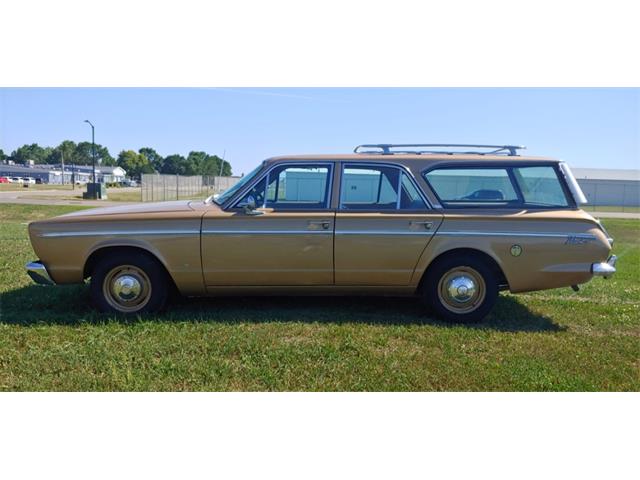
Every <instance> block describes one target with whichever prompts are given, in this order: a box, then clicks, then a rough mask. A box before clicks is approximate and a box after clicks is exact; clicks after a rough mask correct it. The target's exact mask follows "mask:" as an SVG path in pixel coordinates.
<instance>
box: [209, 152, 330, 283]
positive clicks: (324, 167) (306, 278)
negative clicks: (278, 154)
mask: <svg viewBox="0 0 640 480" xmlns="http://www.w3.org/2000/svg"><path fill="white" fill-rule="evenodd" d="M332 179H333V163H307V162H305V163H303V164H292V163H284V164H277V165H275V166H274V167H272V168H271V169H269V170H268V171H267V173H265V174H264V175H263V176H262V178H260V179H258V180H257V181H256V182H255V183H254V184H253V186H251V187H250V188H249V189H248V191H247V192H246V193H245V194H244V195H243V196H242V198H240V199H239V200H238V201H237V202H235V204H234V205H233V206H232V207H231V208H229V209H228V210H227V211H225V212H222V213H220V212H218V213H210V214H206V215H205V216H204V218H203V223H202V267H203V275H204V280H205V283H206V285H207V286H240V285H245V286H261V285H265V286H301V285H332V284H333V231H334V222H335V211H334V210H332V209H331V208H330V206H331V198H330V197H331V186H332ZM249 204H256V205H258V208H257V209H255V210H253V211H250V210H249V209H247V208H246V207H247V205H249Z"/></svg>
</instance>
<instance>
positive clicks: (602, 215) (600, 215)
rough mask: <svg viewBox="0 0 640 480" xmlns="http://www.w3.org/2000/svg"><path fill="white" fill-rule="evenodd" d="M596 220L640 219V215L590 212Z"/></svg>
mask: <svg viewBox="0 0 640 480" xmlns="http://www.w3.org/2000/svg"><path fill="white" fill-rule="evenodd" d="M589 213H590V214H591V215H593V216H594V217H595V218H640V213H633V212H589Z"/></svg>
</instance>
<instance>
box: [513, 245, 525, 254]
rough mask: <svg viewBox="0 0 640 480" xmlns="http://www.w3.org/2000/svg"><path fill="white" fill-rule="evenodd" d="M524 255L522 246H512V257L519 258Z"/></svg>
mask: <svg viewBox="0 0 640 480" xmlns="http://www.w3.org/2000/svg"><path fill="white" fill-rule="evenodd" d="M521 253H522V247H521V246H520V245H512V246H511V255H513V256H514V257H519V256H520V254H521Z"/></svg>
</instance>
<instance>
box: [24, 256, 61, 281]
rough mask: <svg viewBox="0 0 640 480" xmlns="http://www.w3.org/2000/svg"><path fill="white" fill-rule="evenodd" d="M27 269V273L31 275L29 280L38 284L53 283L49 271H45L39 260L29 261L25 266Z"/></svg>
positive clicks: (45, 268)
mask: <svg viewBox="0 0 640 480" xmlns="http://www.w3.org/2000/svg"><path fill="white" fill-rule="evenodd" d="M25 268H26V269H27V274H28V275H29V276H30V277H31V280H33V281H34V282H36V283H37V284H39V285H55V283H56V282H54V281H53V280H52V279H51V277H50V276H49V272H47V267H45V266H44V265H43V264H42V263H40V262H30V263H27V265H26V266H25Z"/></svg>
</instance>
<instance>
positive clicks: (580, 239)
mask: <svg viewBox="0 0 640 480" xmlns="http://www.w3.org/2000/svg"><path fill="white" fill-rule="evenodd" d="M592 240H594V238H592V237H587V236H584V235H569V236H568V237H567V240H566V241H565V242H564V244H565V245H584V244H585V243H588V242H591V241H592Z"/></svg>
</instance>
